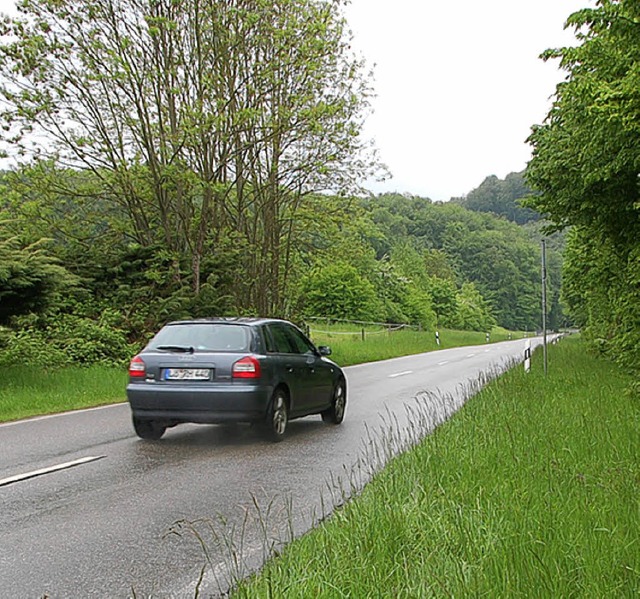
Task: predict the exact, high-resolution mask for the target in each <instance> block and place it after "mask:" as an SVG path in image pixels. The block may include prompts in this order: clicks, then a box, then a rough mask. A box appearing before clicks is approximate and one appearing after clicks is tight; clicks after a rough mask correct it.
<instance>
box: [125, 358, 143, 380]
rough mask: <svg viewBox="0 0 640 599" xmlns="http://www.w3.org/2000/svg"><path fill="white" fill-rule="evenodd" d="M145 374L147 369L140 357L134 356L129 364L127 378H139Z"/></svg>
mask: <svg viewBox="0 0 640 599" xmlns="http://www.w3.org/2000/svg"><path fill="white" fill-rule="evenodd" d="M145 374H147V367H146V365H145V363H144V361H143V360H142V358H141V357H140V356H136V357H135V358H133V360H131V362H130V364H129V376H133V377H141V376H145Z"/></svg>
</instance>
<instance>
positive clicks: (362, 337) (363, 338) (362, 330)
mask: <svg viewBox="0 0 640 599" xmlns="http://www.w3.org/2000/svg"><path fill="white" fill-rule="evenodd" d="M362 340H363V341H364V327H362Z"/></svg>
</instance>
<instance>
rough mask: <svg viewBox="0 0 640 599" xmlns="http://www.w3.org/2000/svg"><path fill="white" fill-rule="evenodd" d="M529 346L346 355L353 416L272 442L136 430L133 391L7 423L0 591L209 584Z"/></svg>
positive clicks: (158, 591) (213, 430)
mask: <svg viewBox="0 0 640 599" xmlns="http://www.w3.org/2000/svg"><path fill="white" fill-rule="evenodd" d="M539 343H541V339H534V340H532V344H533V346H535V345H537V344H539ZM523 349H524V342H523V341H509V342H503V343H496V344H490V345H482V346H474V347H462V348H456V349H450V350H442V351H439V352H432V353H426V354H420V355H415V356H408V357H404V358H395V359H393V360H386V361H384V362H376V363H371V364H363V365H358V366H352V367H349V368H347V369H346V373H347V380H348V404H347V413H346V417H345V421H344V423H343V424H342V425H341V426H339V427H335V426H328V425H325V424H324V423H322V421H321V419H320V417H310V418H305V419H301V420H295V421H292V422H291V423H290V424H289V428H288V431H287V437H286V439H285V440H284V441H283V442H282V443H279V444H272V443H270V442H268V441H265V440H263V438H262V437H260V436H259V434H258V433H257V432H256V430H255V429H253V428H251V427H249V426H244V425H237V426H235V427H231V426H230V427H222V426H198V425H182V426H178V427H176V428H173V429H169V430H168V431H167V433H166V434H165V436H164V437H163V439H162V440H161V441H160V442H156V443H150V442H145V441H141V440H139V439H137V437H136V436H135V435H134V433H133V429H132V427H131V422H130V413H129V408H128V405H127V404H117V405H113V406H107V407H103V408H97V409H92V410H83V411H79V412H72V413H67V414H61V415H56V416H50V417H42V418H35V419H31V420H26V421H20V422H16V423H8V424H4V425H0V456H2V457H1V458H0V501H1V506H2V509H1V511H0V597H20V598H23V597H24V598H39V597H44V596H46V597H49V598H55V599H58V598H60V599H63V598H64V599H70V598H75V597H78V598H88V597H106V596H108V597H133V596H135V597H167V598H168V597H176V598H182V597H193V596H194V594H195V591H196V585H197V584H198V580H199V579H200V578H201V582H200V589H199V590H200V592H201V596H210V595H214V596H215V595H216V594H219V593H220V592H223V591H224V590H226V589H227V586H228V584H229V582H230V581H233V580H234V579H236V578H238V577H240V576H244V575H246V574H247V573H248V572H249V571H251V570H252V569H254V568H256V567H258V566H259V565H260V564H261V563H262V562H263V560H264V558H265V557H266V556H267V555H268V554H269V552H270V551H271V550H272V549H273V548H277V547H278V546H280V545H281V544H282V543H284V542H287V541H288V540H289V539H290V538H291V537H292V536H296V535H299V534H301V533H302V532H304V531H306V530H308V529H309V527H311V526H312V525H313V524H314V523H315V522H317V521H318V520H319V519H321V518H322V517H324V516H326V515H328V514H329V513H330V512H331V510H332V509H333V508H334V507H335V506H336V505H339V504H340V503H341V502H342V501H343V500H344V499H345V498H346V497H348V496H349V495H350V493H351V492H352V491H353V490H354V489H358V488H360V487H361V486H362V485H363V484H364V483H365V482H366V481H367V480H369V478H370V477H371V474H372V472H373V471H375V469H376V468H378V467H380V466H381V464H382V463H383V462H384V460H385V459H386V458H387V457H388V454H389V453H390V452H391V449H390V448H392V447H394V446H396V447H397V446H401V445H402V444H403V443H406V442H407V439H409V440H410V438H411V437H412V436H414V435H415V434H417V432H418V431H417V429H418V428H420V427H419V426H418V425H417V424H416V421H417V420H420V425H421V427H422V428H430V427H432V426H433V425H434V424H436V423H437V421H439V420H443V419H444V418H446V417H447V416H448V415H449V413H450V412H452V411H454V410H455V409H457V407H459V406H460V405H461V403H462V401H463V400H464V395H465V394H467V392H468V391H467V387H468V386H469V383H470V381H474V380H477V379H478V377H479V376H482V373H486V372H495V371H496V369H498V370H499V369H503V368H504V365H505V364H506V363H507V361H509V360H514V359H521V358H522V353H523ZM539 354H541V352H539ZM536 357H538V354H536ZM538 359H541V356H540V358H538ZM425 392H427V394H426V395H425ZM416 398H418V399H416ZM407 406H414V407H413V408H409V409H408V408H407ZM418 406H421V407H418ZM420 414H422V416H419V415H420ZM412 423H413V424H412ZM78 460H81V461H80V462H78ZM60 466H62V468H60V469H56V468H58V467H60ZM50 468H54V469H52V470H48V469H50ZM203 545H204V546H205V547H206V551H207V552H208V553H205V550H204V549H203ZM207 555H208V556H209V558H208V560H207ZM201 574H202V576H201Z"/></svg>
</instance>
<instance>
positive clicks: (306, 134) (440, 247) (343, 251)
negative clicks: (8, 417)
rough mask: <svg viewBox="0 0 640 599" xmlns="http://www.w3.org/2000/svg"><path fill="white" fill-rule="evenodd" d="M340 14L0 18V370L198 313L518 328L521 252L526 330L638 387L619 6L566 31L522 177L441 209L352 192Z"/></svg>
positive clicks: (353, 150)
mask: <svg viewBox="0 0 640 599" xmlns="http://www.w3.org/2000/svg"><path fill="white" fill-rule="evenodd" d="M342 4H343V2H342V1H341V0H326V1H322V2H316V1H311V0H275V1H274V2H269V3H264V2H260V1H258V0H255V1H253V0H252V1H246V0H228V1H225V2H219V1H216V0H210V1H208V2H201V1H198V0H180V1H179V2H175V1H174V2H162V1H146V0H88V1H82V2H81V1H79V0H71V1H69V2H66V3H58V2H48V1H46V0H29V1H27V2H24V3H23V4H22V5H21V8H20V12H19V15H18V16H17V17H15V18H12V19H7V20H6V21H5V22H4V24H3V25H2V27H3V30H2V32H1V33H2V42H1V43H0V73H1V75H2V82H3V83H2V85H1V86H0V97H1V99H2V105H1V106H2V108H1V109H0V120H1V121H2V134H1V139H0V142H1V143H2V145H3V148H4V152H5V154H6V155H10V156H13V157H19V158H20V160H19V164H18V165H17V166H15V167H14V168H11V169H8V170H5V171H4V173H3V174H2V180H1V182H0V300H1V301H0V326H1V327H2V328H0V362H4V363H10V362H12V361H21V362H32V363H40V364H42V363H44V364H47V365H63V364H69V363H75V364H78V363H93V362H107V363H121V362H122V361H126V359H127V358H128V357H129V355H130V354H131V353H132V352H133V351H135V349H137V348H138V347H139V346H140V344H141V343H143V342H144V340H145V339H146V338H148V336H149V334H150V333H152V332H153V331H154V330H156V329H157V328H158V327H159V326H160V325H161V324H162V323H164V322H166V321H168V320H171V319H176V318H183V317H206V316H212V315H222V316H226V315H254V314H260V315H270V316H280V317H286V318H290V319H293V320H295V321H298V322H302V321H304V319H305V318H309V317H320V316H322V317H328V318H335V319H339V318H345V319H357V320H368V321H376V322H394V323H406V324H412V325H415V326H419V327H421V328H423V329H428V330H433V329H435V328H436V327H446V328H458V329H470V330H482V331H486V330H490V329H491V328H492V327H493V326H496V325H497V326H502V327H505V328H508V329H514V330H515V329H518V330H529V331H531V330H538V329H540V327H541V300H540V260H541V255H540V240H541V239H542V238H543V237H544V238H546V239H548V256H547V260H548V286H549V287H548V305H547V312H548V317H549V318H548V322H549V325H550V326H551V327H552V328H557V327H561V326H566V325H568V324H571V323H574V322H575V324H577V325H578V326H580V327H581V328H582V329H583V331H584V333H585V335H586V337H587V338H588V339H589V340H590V342H591V343H592V346H593V347H596V348H598V349H600V350H601V351H604V352H606V353H609V354H610V355H611V356H612V357H614V358H616V359H618V360H620V361H622V362H623V363H625V364H627V365H629V366H630V367H632V368H636V367H637V366H638V363H639V358H638V352H639V350H638V347H640V338H638V335H639V334H640V333H639V332H638V331H639V329H640V327H639V326H638V317H639V310H640V308H639V306H640V301H638V300H639V299H640V297H638V288H639V286H638V281H640V278H639V274H638V273H639V270H638V262H639V257H640V254H639V252H638V241H637V240H638V239H640V236H639V235H638V233H639V230H638V228H639V227H638V220H639V219H638V212H639V209H638V175H637V173H638V164H639V162H638V149H637V148H638V147H640V144H638V143H637V142H638V134H639V127H640V126H639V125H638V123H640V119H638V118H637V117H638V114H637V113H638V102H637V89H640V87H639V86H638V76H639V75H638V69H637V52H638V42H637V35H636V32H637V27H638V14H637V13H638V9H637V6H636V4H634V3H632V2H625V1H622V0H621V1H619V2H602V3H599V4H598V7H597V8H596V9H585V10H584V11H580V12H578V13H576V14H574V15H572V16H571V17H570V19H569V22H568V24H569V26H573V27H575V28H576V30H577V31H578V32H579V36H580V37H579V39H580V41H581V45H580V46H578V47H577V48H562V49H556V50H549V51H548V52H547V53H546V54H545V58H546V59H559V60H560V62H561V66H562V67H563V68H564V69H565V70H566V71H567V72H568V77H567V80H566V81H565V82H564V83H563V84H561V85H560V86H559V87H558V90H557V93H556V97H555V100H554V105H553V108H552V110H551V112H550V114H549V116H548V118H547V119H546V120H545V122H544V123H543V124H542V125H539V126H535V127H534V128H533V131H532V134H531V138H530V143H531V145H532V147H533V149H534V153H533V158H532V161H531V163H530V165H529V166H528V168H527V170H526V172H524V173H511V174H510V175H508V176H507V177H506V178H505V179H504V180H501V179H499V178H497V177H495V176H489V177H487V178H486V179H485V181H484V182H482V184H481V185H480V186H479V187H478V188H476V189H474V190H471V191H470V192H469V193H468V194H467V196H465V197H463V198H453V199H452V200H451V201H450V202H445V203H435V202H432V201H431V200H430V199H429V198H421V197H415V196H411V195H409V194H383V195H377V196H375V195H372V194H370V193H364V191H363V190H362V189H361V187H360V183H361V182H362V181H363V180H365V179H366V178H367V177H371V176H375V175H380V176H383V175H384V173H385V167H384V165H383V164H382V163H381V162H380V160H379V158H378V156H377V153H376V151H375V148H374V147H373V146H372V145H371V144H370V143H369V142H368V141H367V140H365V139H363V137H362V127H363V123H364V120H365V119H366V116H367V114H368V111H369V100H370V98H371V96H372V94H373V90H372V89H371V86H370V81H371V79H370V77H369V72H368V70H367V66H366V64H365V63H364V62H363V61H362V60H361V59H360V58H359V57H357V56H355V55H354V54H353V52H352V50H351V47H350V45H349V32H348V27H347V24H346V22H345V19H344V17H343V13H342ZM122 15H126V18H121V17H122ZM43 81H46V82H47V85H46V86H43V85H42V82H43ZM565 243H568V246H567V249H566V251H565ZM563 256H564V258H563ZM563 260H564V266H563ZM561 287H562V292H561Z"/></svg>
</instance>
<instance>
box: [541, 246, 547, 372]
mask: <svg viewBox="0 0 640 599" xmlns="http://www.w3.org/2000/svg"><path fill="white" fill-rule="evenodd" d="M542 339H543V342H542V348H543V355H544V374H545V376H546V375H547V246H546V242H545V240H544V239H543V240H542Z"/></svg>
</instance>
